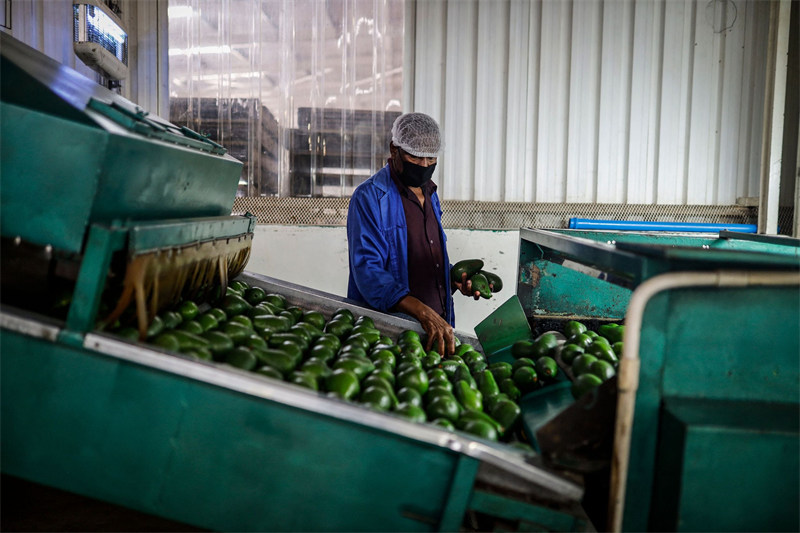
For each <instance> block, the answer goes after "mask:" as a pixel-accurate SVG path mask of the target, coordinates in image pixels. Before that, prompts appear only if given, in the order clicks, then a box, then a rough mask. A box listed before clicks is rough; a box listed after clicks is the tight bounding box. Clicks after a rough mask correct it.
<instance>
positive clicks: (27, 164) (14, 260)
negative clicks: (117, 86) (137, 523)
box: [0, 34, 591, 531]
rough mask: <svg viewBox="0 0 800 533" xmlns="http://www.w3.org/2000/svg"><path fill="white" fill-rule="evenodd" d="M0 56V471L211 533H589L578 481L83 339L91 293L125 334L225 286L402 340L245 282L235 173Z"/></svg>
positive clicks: (420, 427) (292, 292) (278, 385)
mask: <svg viewBox="0 0 800 533" xmlns="http://www.w3.org/2000/svg"><path fill="white" fill-rule="evenodd" d="M0 39H2V41H0V54H1V55H2V64H1V65H0V67H1V68H2V70H1V71H0V82H1V83H2V87H1V92H0V95H1V96H2V101H1V102H0V106H1V107H0V114H2V117H3V120H2V125H1V129H0V134H1V135H2V137H0V143H1V144H0V149H1V150H2V154H3V155H2V166H1V167H0V172H2V179H3V187H2V196H1V197H0V199H1V200H2V255H1V256H2V278H1V279H2V308H1V309H0V365H1V366H2V369H1V371H0V375H1V376H2V377H1V378H0V379H1V380H2V383H1V388H2V392H1V394H2V460H1V463H0V465H1V467H2V471H3V473H5V474H8V475H12V476H17V477H20V478H24V479H27V480H30V481H34V482H37V483H41V484H44V485H48V486H52V487H56V488H60V489H63V490H67V491H70V492H74V493H77V494H81V495H84V496H88V497H92V498H97V499H100V500H104V501H108V502H111V503H115V504H119V505H123V506H125V507H129V508H132V509H136V510H139V511H143V512H146V513H151V514H155V515H158V516H161V517H165V518H169V519H172V520H177V521H180V522H184V523H187V524H192V525H194V526H198V527H202V528H209V529H214V530H228V531H246V530H259V531H265V530H281V531H292V530H302V531H315V530H316V531H321V530H350V531H356V530H372V531H378V530H402V531H425V530H437V529H438V530H448V531H453V530H458V529H459V528H461V527H465V528H467V529H469V528H473V529H478V528H481V529H482V528H486V527H487V526H486V524H491V526H489V527H496V526H497V525H498V524H504V525H505V526H503V527H506V528H509V527H522V528H531V527H537V528H546V529H551V530H580V529H589V528H591V525H590V524H589V522H588V520H587V519H586V516H585V514H584V512H583V509H582V507H581V505H580V502H581V499H582V496H583V486H582V484H581V480H580V477H579V476H574V475H572V474H570V473H565V472H563V471H559V470H557V469H552V468H550V467H547V466H546V465H544V464H543V462H542V460H541V456H540V455H538V454H535V453H531V452H529V451H525V450H520V449H517V448H514V447H512V446H509V445H507V444H501V443H500V444H499V443H492V442H487V441H482V440H478V439H475V438H472V437H470V436H468V435H466V434H462V433H460V432H448V431H446V430H444V429H441V428H439V427H436V426H432V425H428V424H416V423H412V422H410V421H408V420H406V419H402V418H400V417H398V416H395V415H392V414H383V413H379V412H376V411H372V410H369V409H367V408H365V407H362V406H358V405H354V404H350V403H346V402H343V401H339V400H336V399H333V398H329V397H327V396H325V395H324V394H320V393H316V392H313V391H310V390H307V389H303V388H300V387H297V386H294V385H290V384H287V383H284V382H281V381H277V380H274V379H270V378H267V377H264V376H259V375H256V374H253V373H247V372H243V371H239V370H237V369H234V368H232V367H229V366H225V365H221V364H217V363H210V362H203V361H195V360H190V359H187V358H183V357H182V356H178V355H175V354H170V353H167V352H165V351H162V350H160V349H159V348H157V347H154V346H150V345H145V344H142V343H138V342H131V341H126V340H123V339H121V338H119V337H115V336H113V335H110V334H107V333H104V332H103V331H101V330H99V329H97V328H96V324H97V323H98V319H102V318H103V317H104V316H105V314H106V313H107V312H109V311H111V309H100V307H101V302H103V301H105V296H104V293H106V294H107V293H109V291H110V292H111V293H113V294H117V295H118V296H119V299H120V301H121V302H123V304H124V303H128V302H130V305H132V306H135V308H136V310H137V316H138V317H139V319H140V322H141V323H140V326H141V327H144V326H146V323H147V317H152V316H153V314H154V313H155V312H156V311H157V310H158V309H160V308H162V307H164V306H166V305H169V304H170V303H173V302H174V300H175V298H176V297H177V296H179V295H180V294H186V293H187V291H188V292H189V293H191V294H195V293H202V292H203V291H206V290H210V288H211V289H213V287H215V286H218V285H219V284H220V283H222V284H224V283H225V281H226V278H234V277H237V276H238V279H241V280H244V281H246V282H247V283H249V284H251V285H254V286H258V287H263V288H264V289H265V290H267V291H268V292H275V293H279V294H281V295H283V296H284V297H285V298H286V299H287V300H288V302H289V303H290V304H292V305H297V306H300V307H303V308H305V309H314V310H319V311H321V312H322V313H323V314H325V315H326V317H330V315H331V314H332V312H333V311H334V310H336V309H338V308H342V307H345V308H348V309H351V310H352V311H353V312H354V314H356V315H366V316H369V317H372V318H373V319H374V321H375V324H376V326H377V327H378V328H380V329H381V330H382V332H383V333H384V334H387V335H396V334H397V333H399V332H400V331H402V330H405V329H418V325H416V323H412V322H408V321H405V320H400V319H397V318H394V317H391V316H389V315H385V314H381V313H377V312H374V311H371V310H368V309H365V308H362V307H359V306H357V305H354V304H353V303H352V302H348V301H345V300H343V299H341V298H338V297H335V296H332V295H329V294H324V293H321V292H318V291H313V290H310V289H308V288H306V287H300V286H296V285H292V284H289V283H286V282H282V281H279V280H275V279H271V278H268V277H264V276H260V275H255V274H250V273H247V272H244V271H243V269H244V266H245V263H246V261H247V257H248V254H249V250H250V245H251V242H252V235H253V230H254V224H255V221H254V219H253V217H251V216H247V215H245V216H230V211H231V206H232V204H233V199H234V196H235V191H236V187H237V183H238V180H239V174H240V171H241V164H240V163H239V162H238V161H236V160H234V159H233V158H231V157H229V156H228V155H226V154H225V150H224V149H223V148H222V147H221V146H219V145H217V144H215V143H213V142H211V141H209V140H208V139H206V138H204V137H203V136H201V135H198V134H197V133H195V132H193V131H191V130H188V129H186V128H179V127H176V126H174V125H172V124H169V123H168V122H167V121H165V120H163V119H161V118H159V117H157V116H153V115H148V114H147V113H145V112H144V111H142V110H141V109H139V108H137V107H136V106H135V105H133V104H132V103H131V102H128V101H126V100H124V99H123V98H120V97H119V96H118V95H116V94H113V93H111V92H109V91H106V90H104V89H102V88H101V87H99V86H97V85H96V84H94V83H93V82H91V81H89V80H86V79H84V78H83V77H81V76H80V75H78V74H77V73H75V72H74V71H71V70H70V69H67V68H65V67H63V66H61V65H59V64H57V63H55V62H53V61H52V60H50V59H49V58H46V57H45V56H43V55H41V54H39V53H38V52H36V51H35V50H33V49H31V48H29V47H27V46H25V45H23V44H21V43H19V42H18V41H15V40H14V39H12V38H10V37H8V36H7V35H6V34H0ZM62 295H64V297H63V298H62ZM418 330H419V329H418ZM463 340H464V341H467V342H472V343H476V342H477V340H476V339H475V338H474V337H472V338H464V339H463Z"/></svg>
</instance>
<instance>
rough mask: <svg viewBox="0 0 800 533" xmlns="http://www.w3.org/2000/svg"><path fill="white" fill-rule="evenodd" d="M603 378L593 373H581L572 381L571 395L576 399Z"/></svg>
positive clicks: (598, 383)
mask: <svg viewBox="0 0 800 533" xmlns="http://www.w3.org/2000/svg"><path fill="white" fill-rule="evenodd" d="M602 383H603V380H602V379H600V378H599V377H597V376H595V375H594V374H581V375H579V376H578V377H577V378H575V381H573V382H572V396H573V397H574V398H575V399H576V400H577V399H578V398H580V397H581V396H583V395H584V394H586V393H587V392H590V391H592V390H594V389H596V388H597V387H598V386H600V385H601V384H602Z"/></svg>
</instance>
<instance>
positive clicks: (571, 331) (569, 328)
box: [564, 320, 587, 338]
mask: <svg viewBox="0 0 800 533" xmlns="http://www.w3.org/2000/svg"><path fill="white" fill-rule="evenodd" d="M586 329H587V328H586V324H584V323H583V322H578V321H577V320H570V321H568V322H567V323H566V324H564V336H565V337H567V338H569V337H572V336H573V335H579V334H581V333H583V332H584V331H586Z"/></svg>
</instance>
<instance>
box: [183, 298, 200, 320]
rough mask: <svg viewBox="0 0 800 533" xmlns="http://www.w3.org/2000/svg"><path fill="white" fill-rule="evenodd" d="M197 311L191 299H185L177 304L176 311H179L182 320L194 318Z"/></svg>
mask: <svg viewBox="0 0 800 533" xmlns="http://www.w3.org/2000/svg"><path fill="white" fill-rule="evenodd" d="M199 312H200V310H199V308H198V307H197V304H196V303H194V302H193V301H191V300H186V301H184V302H183V303H182V304H181V305H179V306H178V313H180V315H181V317H182V318H183V320H194V319H195V317H197V314H198V313H199Z"/></svg>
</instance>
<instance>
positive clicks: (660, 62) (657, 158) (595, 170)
mask: <svg viewBox="0 0 800 533" xmlns="http://www.w3.org/2000/svg"><path fill="white" fill-rule="evenodd" d="M416 5H417V12H416V13H417V16H416V19H415V20H416V23H417V28H418V30H417V33H416V43H415V46H416V54H415V58H416V61H417V66H416V68H415V69H414V73H413V76H414V87H415V95H414V99H415V100H414V103H415V104H417V105H415V109H416V110H424V109H421V108H420V105H419V104H421V103H422V101H425V100H426V99H433V100H436V101H437V102H438V101H440V99H442V100H443V104H442V109H443V112H441V113H440V114H434V116H435V117H436V118H437V119H438V120H439V121H440V122H441V124H442V126H443V130H444V135H445V146H446V148H447V150H446V152H445V154H444V155H443V156H442V158H441V160H442V165H441V166H440V170H439V171H438V172H439V183H440V184H443V187H442V189H441V192H442V196H443V197H444V198H445V199H455V200H480V201H498V200H499V201H536V202H564V201H567V202H599V203H653V204H665V205H667V204H678V205H685V204H711V205H732V204H734V203H735V202H736V199H737V198H738V197H741V196H752V195H755V194H757V190H758V162H759V154H760V150H761V142H760V139H761V123H762V117H763V110H762V107H763V83H764V78H765V76H764V68H765V61H764V57H765V53H766V32H767V29H768V24H769V19H768V14H769V9H768V4H767V3H766V2H759V1H758V0H752V1H751V0H709V1H707V0H531V1H524V0H495V1H492V2H484V1H483V0H446V1H441V2H421V1H419V2H417V3H416ZM423 6H424V7H423ZM420 8H423V9H422V10H420ZM431 9H435V10H438V13H441V15H442V16H441V18H432V17H425V18H424V20H422V18H421V17H420V13H421V12H427V11H430V10H431ZM421 23H422V24H424V28H425V31H423V32H420V31H419V24H421ZM437 24H438V28H439V30H438V31H436V29H435V28H436V26H437ZM442 35H446V38H445V39H444V50H442V49H441V43H442V40H441V36H442ZM428 50H430V51H432V53H433V55H434V56H435V57H436V60H437V61H438V60H439V59H440V58H443V61H444V69H443V70H442V71H438V73H442V72H443V73H444V76H443V78H442V79H434V78H432V77H430V76H428V75H427V71H429V70H431V69H429V68H426V69H421V68H420V66H419V61H420V58H424V57H425V53H426V51H428ZM420 91H422V92H423V93H424V96H422V98H423V100H422V101H421V100H419V98H420ZM430 109H432V110H433V108H432V107H431V108H430ZM433 111H434V113H435V110H433Z"/></svg>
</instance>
